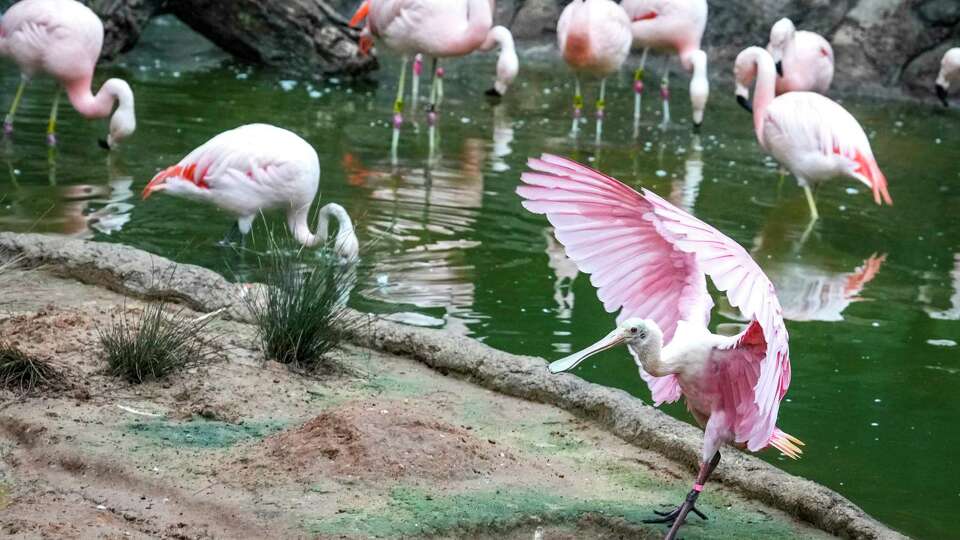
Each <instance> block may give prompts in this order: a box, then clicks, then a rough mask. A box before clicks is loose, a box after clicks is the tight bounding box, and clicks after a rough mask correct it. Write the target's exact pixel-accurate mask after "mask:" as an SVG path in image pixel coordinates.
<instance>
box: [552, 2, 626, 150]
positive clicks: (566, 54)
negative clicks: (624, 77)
mask: <svg viewBox="0 0 960 540" xmlns="http://www.w3.org/2000/svg"><path fill="white" fill-rule="evenodd" d="M631 39H632V38H631V36H630V19H629V18H628V17H627V14H626V12H625V11H623V8H622V7H620V6H619V5H618V4H617V3H616V2H614V1H613V0H574V1H573V2H571V3H570V4H568V5H567V7H566V8H564V9H563V13H561V14H560V19H559V20H558V21H557V45H558V46H559V47H560V52H561V54H563V59H564V60H565V61H566V62H567V65H569V66H570V68H571V69H573V70H574V72H575V73H576V74H577V75H576V94H574V97H573V129H572V132H573V133H574V134H575V133H576V132H577V124H578V123H579V121H580V114H581V110H582V109H583V94H582V93H581V92H580V75H581V74H590V75H595V76H598V77H600V95H599V97H598V98H597V142H599V141H600V133H601V130H602V129H603V127H602V126H603V115H604V110H605V108H606V104H605V102H604V93H605V90H606V84H607V76H608V75H610V74H611V73H613V72H615V71H617V70H618V69H620V66H622V65H623V62H624V61H625V60H626V59H627V55H628V54H630V41H631Z"/></svg>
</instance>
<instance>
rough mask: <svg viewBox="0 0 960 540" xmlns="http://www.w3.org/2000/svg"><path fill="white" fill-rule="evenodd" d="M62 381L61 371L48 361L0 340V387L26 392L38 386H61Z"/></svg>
mask: <svg viewBox="0 0 960 540" xmlns="http://www.w3.org/2000/svg"><path fill="white" fill-rule="evenodd" d="M64 382H65V381H64V377H63V373H61V371H60V370H58V369H56V368H55V367H53V365H51V364H50V363H49V362H47V361H45V360H41V359H39V358H34V357H32V356H30V355H29V354H27V353H25V352H23V351H21V350H20V349H19V348H17V347H15V346H13V345H12V344H10V343H7V342H4V341H0V388H5V389H7V390H11V391H14V392H19V393H22V394H27V393H31V392H33V391H34V390H36V389H37V388H40V387H47V388H50V387H59V386H63V384H64Z"/></svg>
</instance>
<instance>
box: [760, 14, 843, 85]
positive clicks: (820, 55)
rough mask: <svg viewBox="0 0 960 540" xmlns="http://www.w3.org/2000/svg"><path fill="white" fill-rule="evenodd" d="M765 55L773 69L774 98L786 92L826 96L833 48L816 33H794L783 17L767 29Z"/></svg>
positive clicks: (830, 73) (830, 75)
mask: <svg viewBox="0 0 960 540" xmlns="http://www.w3.org/2000/svg"><path fill="white" fill-rule="evenodd" d="M767 52H769V53H770V56H772V57H773V61H774V63H775V64H776V68H777V75H778V77H777V95H780V94H785V93H787V92H819V93H821V94H826V93H827V90H829V89H830V83H831V82H832V81H833V47H831V46H830V42H829V41H827V40H826V39H824V37H823V36H821V35H820V34H817V33H816V32H807V31H806V30H800V31H797V27H796V26H794V25H793V21H791V20H790V19H788V18H786V17H784V18H782V19H780V20H779V21H777V22H776V23H775V24H774V25H773V27H772V28H771V29H770V42H769V43H767Z"/></svg>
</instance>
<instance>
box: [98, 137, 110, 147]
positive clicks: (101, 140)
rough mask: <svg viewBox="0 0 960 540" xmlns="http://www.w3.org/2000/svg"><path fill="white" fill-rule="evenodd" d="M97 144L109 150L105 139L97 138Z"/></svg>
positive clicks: (108, 144)
mask: <svg viewBox="0 0 960 540" xmlns="http://www.w3.org/2000/svg"><path fill="white" fill-rule="evenodd" d="M97 145H98V146H99V147H100V148H103V149H104V150H110V143H108V142H107V140H106V139H97Z"/></svg>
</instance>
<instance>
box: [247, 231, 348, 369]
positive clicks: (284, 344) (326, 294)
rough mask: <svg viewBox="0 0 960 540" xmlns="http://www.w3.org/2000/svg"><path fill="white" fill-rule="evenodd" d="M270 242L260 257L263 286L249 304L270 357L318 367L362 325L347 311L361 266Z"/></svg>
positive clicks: (297, 365)
mask: <svg viewBox="0 0 960 540" xmlns="http://www.w3.org/2000/svg"><path fill="white" fill-rule="evenodd" d="M271 243H272V246H271V247H272V249H271V250H270V251H269V253H268V254H267V255H265V256H264V257H262V258H261V259H260V274H261V276H262V279H263V283H264V287H263V288H260V289H255V292H252V293H250V294H247V295H246V296H245V297H244V298H245V302H246V306H247V308H248V309H249V312H250V314H251V316H252V317H253V319H254V321H255V323H256V325H257V330H258V337H259V339H260V342H261V346H262V347H263V350H264V354H265V355H266V357H267V358H269V359H272V360H275V361H277V362H280V363H283V364H288V365H290V366H291V367H293V368H295V369H299V370H303V371H315V370H316V369H317V368H318V367H320V366H321V365H323V364H324V363H325V358H327V357H328V355H329V354H330V353H331V352H332V351H334V350H335V349H337V348H338V347H340V345H341V344H342V342H343V340H344V338H345V336H346V335H347V333H348V332H349V331H351V330H352V329H353V328H354V327H355V326H356V325H357V324H359V321H357V320H356V319H355V318H353V317H349V316H348V315H347V310H346V303H347V299H348V297H349V294H350V290H351V289H352V288H353V283H354V281H355V276H356V273H355V272H356V268H355V267H354V266H351V265H343V264H339V263H338V262H336V260H335V258H334V257H330V258H324V259H322V260H319V261H317V260H316V259H311V260H310V261H309V262H306V261H305V260H304V258H305V253H310V252H304V251H303V250H295V251H294V252H293V253H291V252H290V251H289V250H283V249H280V248H279V246H277V245H276V243H275V242H273V241H272V240H271Z"/></svg>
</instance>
